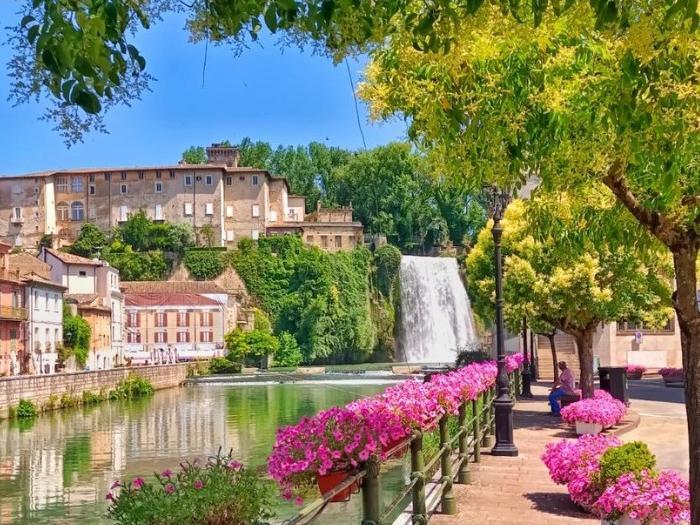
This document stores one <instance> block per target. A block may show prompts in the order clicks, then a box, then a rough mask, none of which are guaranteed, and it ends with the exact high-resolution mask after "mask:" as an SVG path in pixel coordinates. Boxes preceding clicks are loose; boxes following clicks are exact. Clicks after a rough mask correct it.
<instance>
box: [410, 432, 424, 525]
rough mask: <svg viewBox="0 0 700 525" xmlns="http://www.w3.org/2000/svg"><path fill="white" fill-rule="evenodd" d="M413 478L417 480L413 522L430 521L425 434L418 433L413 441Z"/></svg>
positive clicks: (413, 498) (414, 488) (417, 524)
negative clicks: (426, 498) (424, 458)
mask: <svg viewBox="0 0 700 525" xmlns="http://www.w3.org/2000/svg"><path fill="white" fill-rule="evenodd" d="M411 478H412V479H415V480H416V483H415V485H413V494H412V501H413V514H412V515H411V522H412V523H413V524H414V525H425V524H426V523H428V511H427V510H426V506H425V462H424V461H423V434H422V433H420V432H419V433H417V435H416V437H415V438H413V440H412V441H411Z"/></svg>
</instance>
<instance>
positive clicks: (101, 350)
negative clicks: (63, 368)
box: [39, 248, 124, 370]
mask: <svg viewBox="0 0 700 525" xmlns="http://www.w3.org/2000/svg"><path fill="white" fill-rule="evenodd" d="M39 258H40V259H41V260H42V261H44V262H45V263H47V264H48V265H49V266H50V267H51V280H52V281H54V282H56V283H60V284H61V285H62V286H64V287H65V288H66V294H65V301H66V303H67V304H68V305H69V306H71V308H72V309H73V310H74V311H75V312H77V313H78V314H79V315H80V316H81V317H83V318H84V319H85V320H86V321H87V322H88V324H89V325H90V329H91V331H92V333H91V342H90V352H89V354H88V360H87V367H88V368H89V369H90V370H105V369H109V368H113V367H115V366H118V365H121V364H122V363H123V362H124V360H123V347H122V345H121V341H122V327H121V325H122V318H123V308H124V304H123V297H122V295H121V292H120V290H119V272H118V271H117V270H116V269H115V268H112V267H111V266H109V265H108V264H107V263H106V262H104V261H100V260H98V259H87V258H85V257H79V256H77V255H72V254H69V253H65V252H60V251H57V250H53V249H51V248H42V250H41V252H40V253H39ZM115 330H116V332H115ZM113 335H114V336H116V337H118V340H117V341H114V340H113Z"/></svg>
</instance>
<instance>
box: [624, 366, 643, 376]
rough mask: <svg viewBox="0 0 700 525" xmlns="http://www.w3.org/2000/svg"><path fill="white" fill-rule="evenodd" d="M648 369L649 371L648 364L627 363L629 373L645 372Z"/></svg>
mask: <svg viewBox="0 0 700 525" xmlns="http://www.w3.org/2000/svg"><path fill="white" fill-rule="evenodd" d="M646 371H647V367H646V366H642V365H627V373H628V374H629V375H633V374H643V373H644V372H646Z"/></svg>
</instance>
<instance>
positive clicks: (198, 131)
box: [0, 0, 406, 175]
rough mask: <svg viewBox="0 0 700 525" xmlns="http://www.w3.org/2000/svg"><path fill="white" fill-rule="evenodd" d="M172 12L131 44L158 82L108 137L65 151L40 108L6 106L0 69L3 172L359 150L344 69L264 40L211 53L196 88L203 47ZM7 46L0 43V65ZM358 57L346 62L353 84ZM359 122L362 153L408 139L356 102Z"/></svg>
mask: <svg viewBox="0 0 700 525" xmlns="http://www.w3.org/2000/svg"><path fill="white" fill-rule="evenodd" d="M17 4H18V2H15V1H14V0H10V1H9V2H8V1H7V0H4V1H2V2H0V36H1V37H2V38H0V40H2V41H3V42H4V40H5V38H6V34H5V30H4V27H5V26H7V25H10V24H14V23H15V21H16V19H17V18H16V16H15V14H14V11H15V9H16V6H17ZM183 25H184V20H183V19H182V18H180V17H179V16H170V17H169V18H168V19H166V20H164V21H163V22H160V23H158V24H156V25H154V26H152V27H151V29H150V30H148V31H142V32H141V33H140V34H139V35H138V37H137V46H138V47H139V49H140V50H141V51H142V53H143V54H144V56H145V57H146V59H147V61H148V65H147V68H148V70H149V72H151V74H153V75H154V76H155V77H156V78H157V81H156V82H154V84H153V86H152V90H153V91H152V92H151V93H148V94H146V95H145V97H144V99H143V100H142V101H140V102H139V101H136V102H135V103H134V104H133V106H132V107H131V108H119V109H115V110H112V111H111V112H110V113H109V114H108V116H107V119H106V123H107V127H108V128H109V131H110V133H109V134H107V135H104V134H99V133H93V134H90V135H88V136H86V137H85V141H84V143H83V144H76V145H75V146H73V147H72V148H70V149H68V148H66V146H65V145H64V143H63V140H62V139H61V137H60V136H59V135H58V134H57V133H56V132H54V131H52V130H51V127H52V126H51V124H50V123H46V122H41V121H39V120H37V117H38V116H40V115H41V107H40V106H38V105H36V104H29V105H24V106H20V107H16V108H13V107H12V106H11V103H10V102H8V101H7V95H8V92H9V79H8V77H7V75H6V71H5V68H4V67H3V68H2V69H0V75H1V76H0V123H2V140H0V174H2V175H9V174H17V173H23V172H31V171H39V170H44V169H53V168H69V167H91V166H110V165H120V166H123V165H148V164H163V163H170V162H175V161H177V160H178V159H179V158H180V153H181V152H182V150H184V149H185V148H187V147H188V146H190V145H193V144H194V145H206V144H209V143H211V142H213V141H217V140H223V139H229V140H231V141H232V142H235V141H238V140H240V139H241V138H243V137H245V136H249V137H251V138H253V139H255V140H265V141H268V142H271V143H272V144H275V145H276V144H284V145H286V144H306V143H308V142H310V141H312V140H316V141H323V142H326V143H327V144H329V145H333V146H342V147H346V148H351V149H358V148H361V147H362V139H361V136H360V132H359V130H358V127H357V122H356V117H355V109H354V102H353V97H352V90H351V88H350V83H349V80H348V74H347V70H346V68H345V64H340V65H338V66H334V65H333V63H332V61H331V60H330V59H328V58H325V57H319V56H314V55H313V54H312V53H311V52H310V51H307V52H304V53H302V52H299V51H298V50H296V49H284V50H281V49H279V48H278V47H275V46H274V45H273V39H272V38H267V39H266V41H267V42H266V43H265V45H264V46H263V47H258V46H254V47H251V48H250V49H249V50H247V51H246V52H244V53H243V55H241V56H239V57H236V56H235V55H234V54H233V52H232V51H231V50H230V49H228V48H226V47H216V46H210V47H209V54H208V59H207V71H206V77H205V84H204V87H202V63H203V59H204V46H203V45H193V44H191V43H188V41H187V33H186V31H185V30H184V29H183ZM9 56H10V50H9V49H8V48H7V47H6V46H4V45H3V46H2V47H0V62H2V64H3V66H4V65H5V64H6V63H7V60H8V58H9ZM362 66H363V61H362V60H360V61H358V60H352V61H351V62H350V67H351V71H352V73H353V77H354V80H355V82H357V81H358V80H359V79H360V77H361V73H362ZM360 112H361V115H360V118H361V122H362V125H363V130H364V132H365V137H366V139H367V144H368V146H369V147H371V146H374V145H378V144H385V143H387V142H390V141H392V140H400V139H403V138H404V137H405V133H406V127H405V124H404V123H403V122H401V121H398V120H397V121H393V122H389V123H383V124H377V123H370V122H369V121H368V118H367V114H366V108H365V107H364V106H363V105H362V103H361V102H360Z"/></svg>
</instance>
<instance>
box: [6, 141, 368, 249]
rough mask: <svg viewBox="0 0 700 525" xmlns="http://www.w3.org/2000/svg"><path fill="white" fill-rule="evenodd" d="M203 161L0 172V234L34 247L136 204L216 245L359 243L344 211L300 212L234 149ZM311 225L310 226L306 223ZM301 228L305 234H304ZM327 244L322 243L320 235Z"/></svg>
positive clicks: (108, 224) (294, 199)
mask: <svg viewBox="0 0 700 525" xmlns="http://www.w3.org/2000/svg"><path fill="white" fill-rule="evenodd" d="M207 157H208V163H207V164H203V165H188V164H175V165H163V166H151V167H123V168H122V167H110V168H93V169H77V170H61V171H47V172H42V173H36V174H30V175H24V176H18V177H2V178H0V240H3V241H5V242H7V243H9V244H10V245H12V246H25V247H36V246H37V245H38V243H39V241H40V240H41V238H42V237H43V236H44V235H52V236H53V239H54V240H55V241H56V244H70V243H71V242H73V240H74V239H75V237H76V236H77V234H78V232H79V231H80V228H81V227H82V225H83V224H84V223H86V222H91V223H94V224H96V225H97V226H99V227H100V228H102V229H104V230H105V231H108V230H110V229H112V228H113V227H115V226H117V225H119V224H120V223H122V222H124V221H126V220H127V219H128V218H129V217H130V215H131V214H133V213H135V212H137V211H139V210H143V211H145V212H146V214H147V215H148V216H149V217H150V218H151V219H153V220H155V221H161V220H162V221H169V222H179V223H189V224H191V225H192V226H193V227H194V229H195V231H203V230H202V228H203V227H206V230H207V231H208V232H210V233H211V236H212V239H211V240H212V242H213V244H215V245H219V246H235V245H236V243H237V242H238V240H239V239H241V238H244V237H249V238H253V239H257V238H258V237H259V236H261V235H267V234H278V233H283V232H286V231H289V232H296V233H300V234H303V235H304V238H305V239H306V237H309V239H311V244H314V245H317V246H321V247H324V248H326V249H328V250H338V249H351V248H352V247H354V246H355V245H357V244H359V243H361V239H362V236H361V233H362V225H361V224H359V223H357V222H353V221H352V210H350V209H349V208H348V209H342V210H317V211H316V212H314V213H312V214H309V215H306V213H305V211H306V210H305V209H304V208H305V203H304V197H302V196H298V195H290V194H289V186H288V183H287V181H286V179H284V178H281V177H274V176H272V175H271V174H270V173H269V172H267V171H266V170H261V169H256V168H248V167H241V166H238V160H239V152H238V150H237V149H236V148H232V147H228V146H222V145H216V144H215V145H212V146H211V147H209V148H207ZM310 223H313V224H310ZM307 229H308V233H307ZM324 237H325V239H326V244H327V246H323V242H322V241H321V239H322V238H324Z"/></svg>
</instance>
